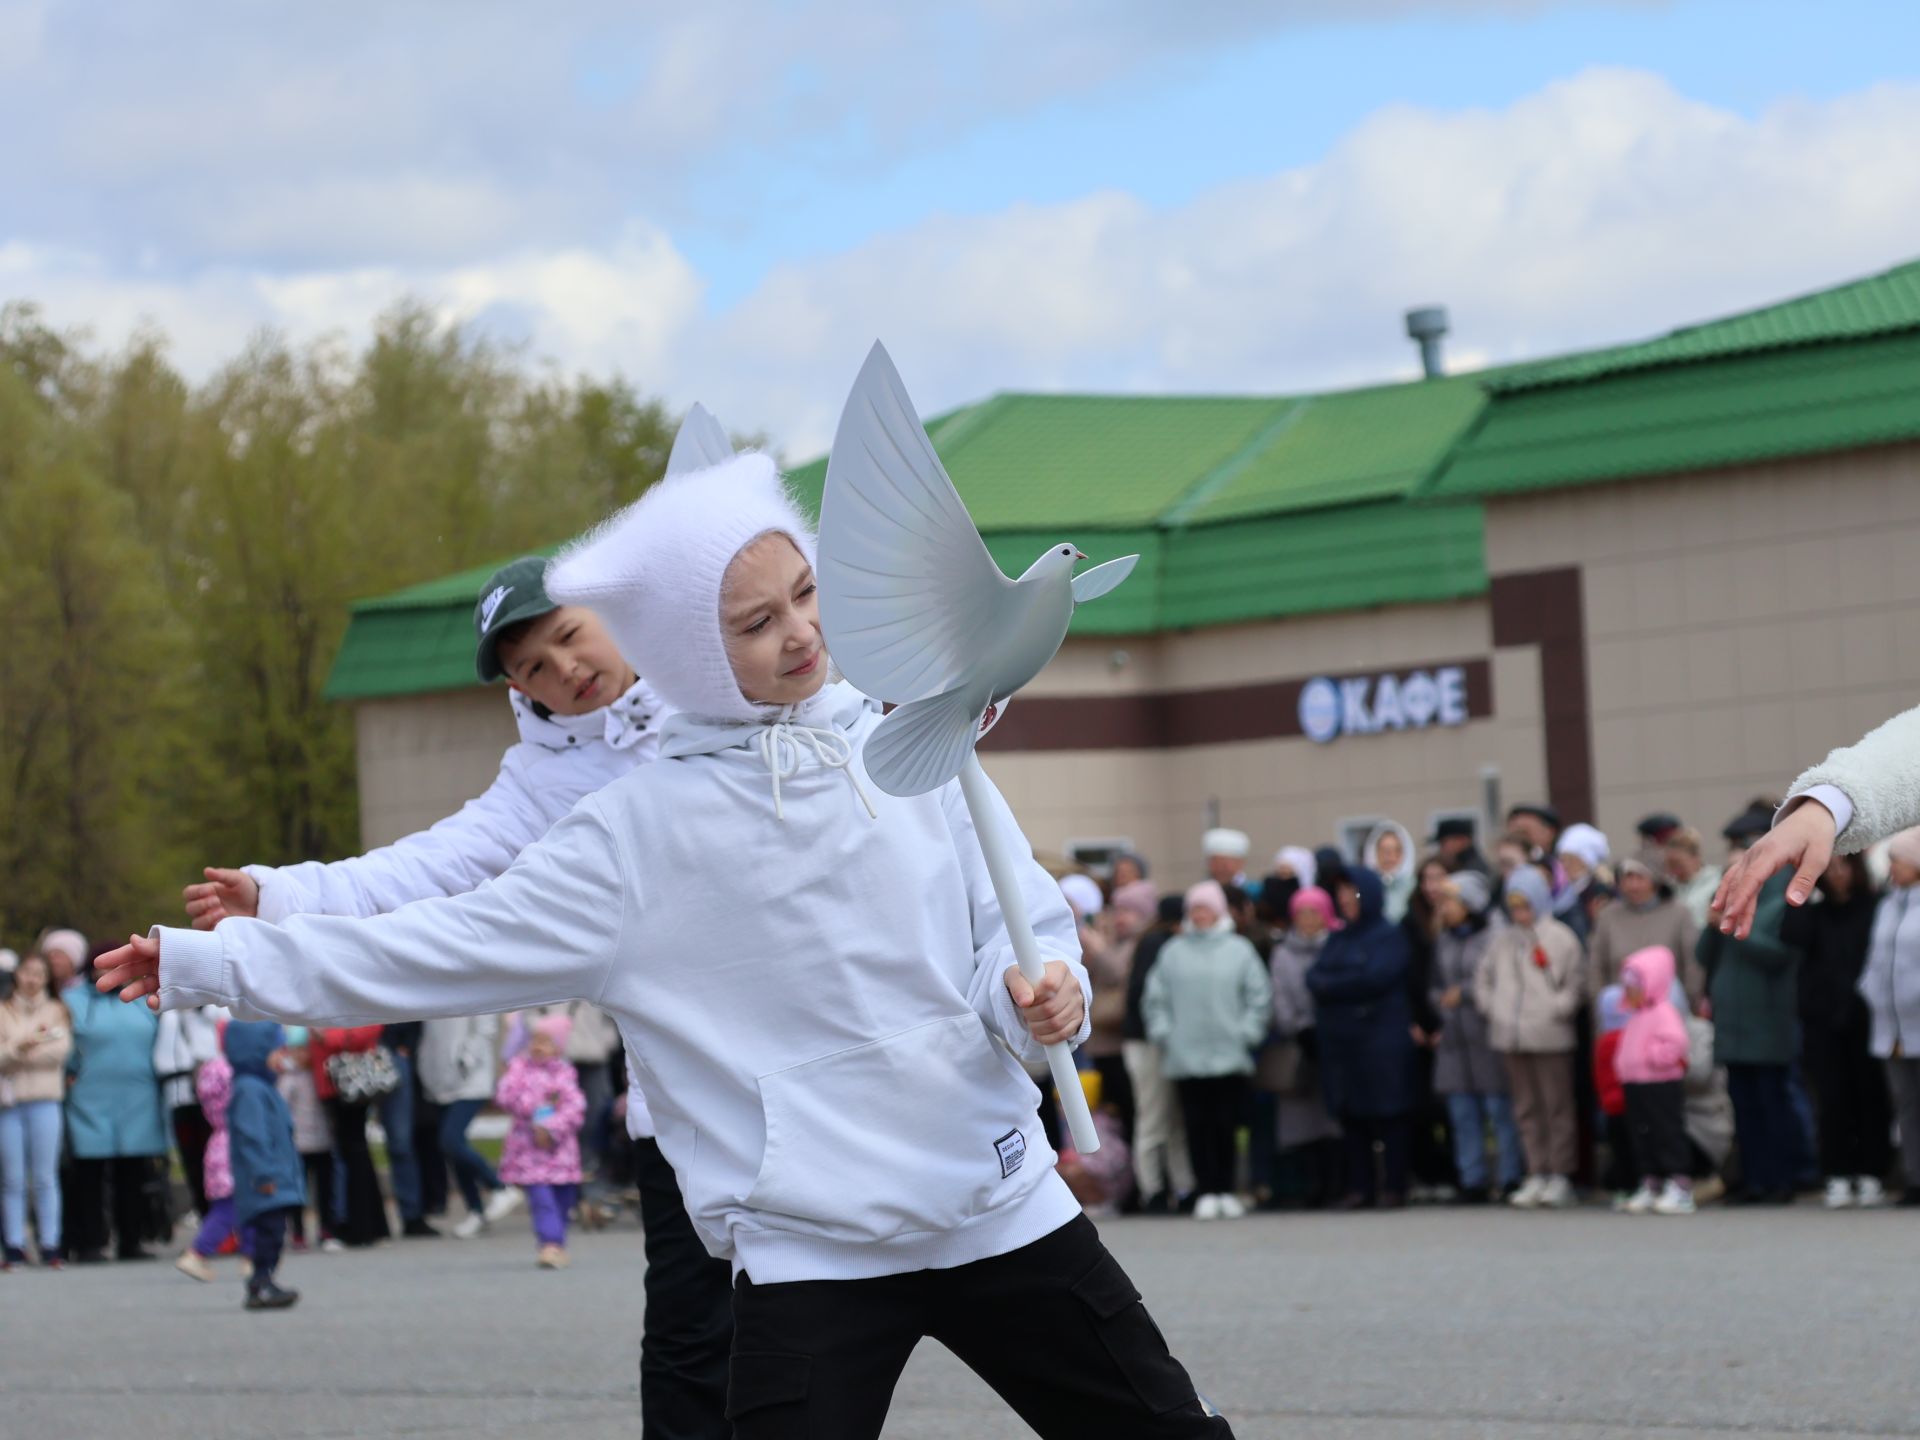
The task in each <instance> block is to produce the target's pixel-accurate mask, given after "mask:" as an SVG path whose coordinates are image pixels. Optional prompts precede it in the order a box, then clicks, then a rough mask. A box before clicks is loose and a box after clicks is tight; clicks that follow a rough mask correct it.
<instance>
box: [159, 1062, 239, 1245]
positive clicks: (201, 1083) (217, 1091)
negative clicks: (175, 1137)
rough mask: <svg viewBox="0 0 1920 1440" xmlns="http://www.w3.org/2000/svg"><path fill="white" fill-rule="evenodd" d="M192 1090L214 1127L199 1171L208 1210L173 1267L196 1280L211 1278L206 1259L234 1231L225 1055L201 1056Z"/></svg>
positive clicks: (229, 1090)
mask: <svg viewBox="0 0 1920 1440" xmlns="http://www.w3.org/2000/svg"><path fill="white" fill-rule="evenodd" d="M193 1092H194V1094H195V1096H196V1097H198V1099H199V1101H200V1109H201V1111H202V1112H203V1113H204V1114H205V1115H206V1117H207V1124H209V1125H211V1126H212V1127H213V1134H212V1136H211V1137H209V1139H208V1140H207V1156H206V1160H205V1161H204V1162H203V1167H202V1170H201V1173H202V1174H203V1175H204V1176H205V1177H206V1182H207V1213H206V1214H205V1215H203V1216H201V1217H200V1230H199V1233H197V1234H196V1235H195V1236H194V1237H193V1243H192V1244H191V1245H189V1246H188V1247H187V1248H186V1249H185V1250H183V1251H181V1252H180V1258H179V1259H178V1260H176V1261H174V1262H173V1263H174V1268H175V1269H177V1270H179V1271H180V1273H181V1274H183V1275H190V1276H192V1277H193V1278H194V1279H195V1280H202V1281H208V1280H212V1279H213V1266H212V1265H210V1264H209V1263H208V1261H209V1260H210V1259H211V1258H212V1257H213V1256H214V1255H216V1254H218V1253H219V1251H220V1249H221V1247H222V1246H224V1245H225V1244H226V1243H227V1240H228V1238H229V1237H230V1236H232V1235H233V1233H234V1225H233V1161H232V1158H231V1157H232V1141H231V1139H230V1137H229V1136H228V1134H227V1102H228V1101H229V1100H231V1099H232V1098H233V1067H232V1066H231V1065H229V1064H228V1063H227V1057H226V1056H225V1055H214V1056H213V1057H212V1058H211V1059H208V1060H204V1061H202V1062H201V1064H200V1069H199V1070H198V1071H197V1072H196V1073H195V1075H194V1077H193Z"/></svg>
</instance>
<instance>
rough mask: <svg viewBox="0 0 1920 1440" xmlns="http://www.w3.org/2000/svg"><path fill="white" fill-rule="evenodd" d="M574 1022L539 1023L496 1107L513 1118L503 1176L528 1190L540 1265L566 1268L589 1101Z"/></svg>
mask: <svg viewBox="0 0 1920 1440" xmlns="http://www.w3.org/2000/svg"><path fill="white" fill-rule="evenodd" d="M572 1030H573V1021H572V1020H570V1019H569V1018H568V1017H567V1016H566V1015H564V1014H556V1015H544V1016H542V1017H541V1018H540V1019H539V1020H536V1021H535V1022H534V1026H533V1038H532V1039H531V1040H530V1041H529V1042H528V1044H527V1048H526V1049H525V1050H524V1051H523V1052H522V1053H520V1054H518V1055H516V1056H514V1057H513V1059H512V1060H511V1061H509V1062H508V1064H507V1070H506V1073H505V1074H504V1075H502V1076H501V1077H500V1084H499V1086H498V1087H497V1088H496V1089H495V1091H494V1095H493V1102H494V1104H496V1105H498V1106H499V1107H500V1108H501V1109H502V1110H504V1111H506V1112H507V1114H509V1115H511V1116H512V1117H513V1129H512V1130H511V1131H509V1132H508V1134H507V1144H506V1148H505V1149H504V1150H503V1151H502V1152H501V1155H500V1178H501V1179H502V1180H504V1181H506V1182H507V1184H509V1185H518V1186H519V1187H520V1188H521V1189H522V1190H524V1191H525V1192H526V1195H527V1209H528V1211H529V1212H530V1213H531V1214H532V1216H533V1236H534V1239H535V1240H536V1241H538V1242H539V1245H540V1255H539V1259H540V1264H541V1266H542V1268H544V1269H547V1270H559V1269H561V1268H563V1267H564V1266H565V1265H566V1263H567V1212H568V1211H570V1210H571V1209H572V1208H573V1203H574V1199H575V1197H576V1196H577V1195H578V1194H579V1190H580V1127H581V1126H582V1125H584V1124H585V1123H586V1119H587V1100H586V1097H585V1096H584V1095H583V1094H581V1092H580V1080H579V1077H578V1076H577V1075H575V1073H574V1069H573V1066H572V1065H571V1064H570V1063H568V1060H567V1039H568V1036H569V1035H570V1034H571V1032H572Z"/></svg>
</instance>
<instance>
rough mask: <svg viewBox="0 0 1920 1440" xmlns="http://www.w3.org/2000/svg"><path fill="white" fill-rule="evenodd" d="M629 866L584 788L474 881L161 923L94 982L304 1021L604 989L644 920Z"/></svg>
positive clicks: (352, 1021) (119, 953) (124, 993)
mask: <svg viewBox="0 0 1920 1440" xmlns="http://www.w3.org/2000/svg"><path fill="white" fill-rule="evenodd" d="M625 873H627V872H626V871H625V869H624V867H623V866H622V863H621V852H620V842H619V840H618V838H617V836H616V835H615V832H614V831H613V830H612V828H611V827H609V826H608V825H607V823H606V821H605V819H604V817H603V816H602V813H601V811H600V808H599V805H598V803H597V802H589V803H588V804H586V805H583V806H582V807H581V808H580V809H579V810H578V811H576V812H575V813H574V814H573V815H571V816H569V817H568V818H567V819H566V820H564V821H562V822H561V823H560V824H559V825H557V826H555V827H554V829H553V830H552V831H551V832H550V833H549V834H548V836H547V837H546V839H545V840H543V841H541V842H540V843H539V844H537V845H535V846H533V847H532V848H530V849H529V850H527V851H526V853H525V854H523V855H522V856H521V858H520V861H519V863H517V864H516V865H514V867H513V868H512V869H511V870H509V871H508V872H507V873H506V874H505V875H502V876H501V877H500V878H499V879H498V880H496V881H493V882H491V883H489V884H486V885H483V886H481V887H480V888H479V889H478V890H475V891H474V892H472V893H471V894H468V895H460V896H455V897H450V898H445V899H438V900H424V901H421V902H420V903H419V904H416V905H409V906H406V907H404V908H403V909H400V910H397V911H395V912H394V913H392V914H390V915H382V916H378V917H375V918H373V919H367V920H352V919H339V918H332V917H324V916H312V915H307V916H299V917H296V918H294V919H292V920H289V921H288V922H287V923H286V924H284V925H270V924H266V923H264V922H261V921H256V920H244V919H236V920H232V921H230V922H228V923H227V924H224V925H222V926H221V927H220V928H219V929H218V930H217V931H214V932H212V933H203V932H201V931H196V930H174V929H166V928H161V927H156V928H155V929H154V930H153V932H152V933H151V934H150V935H149V936H146V937H135V939H133V940H132V941H130V942H129V943H128V944H127V945H125V946H123V947H121V948H120V949H119V950H116V951H113V952H111V953H110V954H108V955H105V956H103V957H101V959H100V961H99V963H98V967H97V968H98V971H99V979H98V981H97V983H98V985H99V987H100V988H101V989H102V990H109V991H116V990H117V991H118V992H119V993H120V996H121V998H122V999H123V1000H137V999H141V998H143V997H144V998H147V999H148V1000H149V1003H154V1002H157V1003H154V1008H156V1009H159V1008H162V1007H164V1008H167V1009H177V1008H180V1007H183V1006H190V1005H205V1004H222V1005H227V1006H230V1007H231V1008H232V1010H233V1012H234V1014H235V1015H237V1016H239V1017H240V1018H242V1019H263V1020H281V1021H284V1022H287V1023H290V1024H308V1025H368V1024H377V1023H384V1022H389V1021H404V1020H420V1019H427V1018H431V1017H434V1016H440V1015H476V1014H485V1013H489V1012H493V1011H501V1010H512V1009H519V1008H522V1007H525V1006H529V1005H541V1004H548V1003H551V1002H554V1001H560V1000H575V999H578V1000H588V1001H592V1002H595V1003H598V1002H599V1000H600V997H601V993H602V991H603V990H604V989H605V987H606V979H607V975H608V972H609V970H610V968H611V965H612V962H613V960H614V958H615V956H616V955H618V954H619V953H620V950H621V946H622V936H623V935H625V934H629V933H631V934H637V933H638V929H637V927H633V928H631V929H630V928H629V923H628V922H629V917H630V915H631V914H632V912H633V911H634V908H635V906H636V905H637V903H638V899H637V897H635V896H631V895H629V894H627V892H626V889H625V884H624V878H623V877H624V874H625Z"/></svg>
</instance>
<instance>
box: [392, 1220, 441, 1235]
mask: <svg viewBox="0 0 1920 1440" xmlns="http://www.w3.org/2000/svg"><path fill="white" fill-rule="evenodd" d="M400 1233H401V1234H402V1235H403V1236H405V1237H406V1238H407V1239H409V1240H438V1239H439V1238H440V1232H439V1231H438V1230H436V1229H434V1228H433V1226H431V1225H429V1224H428V1223H427V1222H426V1221H425V1220H424V1219H422V1218H421V1217H420V1216H418V1215H416V1216H414V1218H413V1219H411V1220H409V1221H407V1223H406V1225H405V1226H404V1227H403V1228H402V1229H401V1231H400Z"/></svg>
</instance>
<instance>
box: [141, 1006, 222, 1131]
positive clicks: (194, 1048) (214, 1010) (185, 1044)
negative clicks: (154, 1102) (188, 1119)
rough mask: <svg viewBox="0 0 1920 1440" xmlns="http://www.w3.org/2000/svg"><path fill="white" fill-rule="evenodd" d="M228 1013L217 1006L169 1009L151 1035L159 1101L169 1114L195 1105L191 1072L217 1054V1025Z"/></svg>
mask: <svg viewBox="0 0 1920 1440" xmlns="http://www.w3.org/2000/svg"><path fill="white" fill-rule="evenodd" d="M226 1018H227V1012H226V1011H225V1010H223V1009H221V1008H220V1007H219V1006H218V1005H203V1006H201V1007H200V1008H199V1009H197V1010H169V1011H167V1013H166V1014H164V1015H162V1016H161V1017H160V1026H159V1028H158V1029H157V1030H155V1031H154V1033H153V1073H154V1074H155V1075H157V1076H158V1077H159V1078H160V1100H161V1103H162V1104H164V1105H165V1106H166V1107H167V1109H168V1110H169V1111H173V1110H177V1109H179V1108H180V1107H181V1106H184V1105H197V1104H198V1103H199V1097H198V1096H197V1095H195V1093H194V1089H193V1077H194V1073H195V1072H196V1071H197V1070H199V1068H200V1067H201V1066H202V1065H204V1064H206V1063H207V1061H209V1060H211V1059H212V1058H213V1057H214V1056H216V1055H218V1054H219V1053H220V1022H221V1021H223V1020H225V1019H226Z"/></svg>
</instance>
